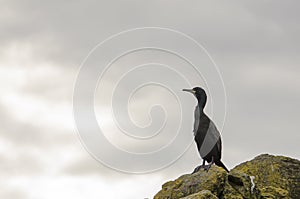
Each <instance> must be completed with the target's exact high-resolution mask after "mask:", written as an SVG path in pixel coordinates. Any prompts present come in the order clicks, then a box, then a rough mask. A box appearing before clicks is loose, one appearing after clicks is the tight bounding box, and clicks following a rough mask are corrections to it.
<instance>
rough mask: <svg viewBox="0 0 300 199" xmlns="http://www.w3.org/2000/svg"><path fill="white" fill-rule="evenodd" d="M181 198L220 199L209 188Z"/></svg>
mask: <svg viewBox="0 0 300 199" xmlns="http://www.w3.org/2000/svg"><path fill="white" fill-rule="evenodd" d="M180 199H218V197H217V196H215V195H214V194H212V193H211V192H210V191H208V190H203V191H200V192H198V193H194V194H192V195H189V196H186V197H184V198H180Z"/></svg>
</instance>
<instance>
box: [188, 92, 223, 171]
mask: <svg viewBox="0 0 300 199" xmlns="http://www.w3.org/2000/svg"><path fill="white" fill-rule="evenodd" d="M183 91H187V92H190V93H193V94H194V96H195V97H196V98H197V100H198V104H197V106H196V108H195V123H194V136H195V142H196V144H197V148H198V152H199V154H200V156H201V158H202V159H203V163H202V165H200V166H198V167H196V168H195V170H194V171H193V173H195V172H197V171H199V170H200V169H201V168H204V169H205V170H206V171H208V170H209V169H210V167H211V165H212V164H213V163H215V164H216V165H218V166H220V167H222V168H224V169H225V170H226V171H227V172H229V171H228V169H227V168H226V166H225V165H224V164H223V163H222V161H221V150H222V142H221V136H220V133H219V131H218V129H217V127H216V126H215V124H214V123H213V122H212V121H211V120H210V119H209V117H208V116H207V115H206V114H205V113H204V111H203V109H204V107H205V104H206V101H207V95H206V93H205V91H204V89H202V88H199V87H195V88H193V89H183ZM205 161H207V162H208V163H209V164H208V165H205Z"/></svg>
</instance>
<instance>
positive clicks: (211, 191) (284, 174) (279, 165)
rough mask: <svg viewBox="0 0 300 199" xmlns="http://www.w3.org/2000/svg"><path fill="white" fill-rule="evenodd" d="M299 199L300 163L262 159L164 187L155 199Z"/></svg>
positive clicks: (215, 169)
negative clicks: (228, 170) (227, 170)
mask: <svg viewBox="0 0 300 199" xmlns="http://www.w3.org/2000/svg"><path fill="white" fill-rule="evenodd" d="M202 198H203V199H204V198H207V199H210V198H211V199H217V198H220V199H233V198H234V199H277V198H280V199H300V161H299V160H296V159H292V158H288V157H284V156H272V155H268V154H263V155H260V156H258V157H256V158H254V159H253V160H251V161H248V162H245V163H242V164H240V165H238V166H236V167H235V168H234V169H232V170H231V171H230V172H229V173H227V172H226V171H225V170H223V169H222V168H220V167H217V166H214V165H213V166H212V167H211V169H210V170H209V172H206V171H204V170H200V171H199V172H197V173H195V174H186V175H183V176H181V177H179V178H178V179H176V180H174V181H170V182H167V183H165V184H164V185H163V186H162V190H161V191H159V192H158V193H157V194H156V195H155V196H154V199H202Z"/></svg>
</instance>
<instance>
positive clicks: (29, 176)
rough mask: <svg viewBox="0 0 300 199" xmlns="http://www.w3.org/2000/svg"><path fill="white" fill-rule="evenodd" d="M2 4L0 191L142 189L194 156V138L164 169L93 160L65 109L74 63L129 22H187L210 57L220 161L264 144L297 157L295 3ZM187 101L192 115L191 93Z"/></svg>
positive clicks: (129, 193)
mask: <svg viewBox="0 0 300 199" xmlns="http://www.w3.org/2000/svg"><path fill="white" fill-rule="evenodd" d="M1 3H2V6H1V7H0V13H1V14H0V42H1V46H0V81H1V85H0V89H1V91H2V95H1V97H0V114H1V118H2V121H1V123H0V130H1V132H0V135H1V139H0V168H1V169H0V179H1V180H0V186H1V190H0V197H1V198H11V199H15V198H22V199H23V198H25V199H26V198H54V197H55V198H71V197H72V198H92V199H94V198H103V197H104V198H107V199H110V198H112V199H114V198H125V199H140V198H146V197H149V198H150V197H152V196H153V195H154V194H155V193H156V192H157V191H158V190H159V189H160V186H161V184H163V183H164V182H165V181H166V180H170V179H174V178H176V177H178V176H179V175H181V174H183V173H187V172H191V171H192V170H193V169H194V167H195V166H196V165H197V164H199V163H200V162H201V161H200V158H199V155H198V154H197V151H196V147H195V145H192V147H191V148H190V149H189V150H188V151H187V152H186V153H185V154H184V156H183V157H182V158H181V159H179V160H178V161H177V162H175V163H174V164H172V165H171V166H170V167H168V168H165V169H163V170H161V171H158V172H155V173H150V174H145V175H130V174H124V173H119V172H116V171H114V170H111V169H109V168H107V167H105V166H103V165H101V164H100V163H99V162H97V161H96V160H94V159H93V158H92V157H91V156H90V155H89V154H88V152H86V151H85V150H84V148H83V147H82V146H81V143H80V141H79V139H78V137H77V134H76V131H75V127H74V123H73V118H72V92H73V85H74V82H75V79H76V75H77V72H78V69H79V66H80V64H81V62H82V61H83V59H84V58H85V57H86V56H87V54H88V53H89V51H90V50H91V49H92V48H93V47H94V46H95V45H97V44H98V43H99V42H101V41H103V40H105V39H106V38H107V37H109V36H111V35H112V34H116V33H118V32H120V31H123V30H127V29H130V28H136V27H144V26H158V27H166V28H172V29H175V30H179V31H181V32H184V33H186V34H188V35H190V36H192V37H193V38H194V39H196V40H197V41H198V42H199V43H201V44H202V45H204V47H205V48H206V49H207V50H208V52H209V53H210V55H211V56H212V57H213V59H214V61H215V62H216V63H217V65H218V67H219V69H220V71H221V74H222V77H223V80H224V83H225V87H226V95H227V100H228V103H227V105H228V106H227V117H226V121H225V126H224V129H223V131H222V138H223V162H224V163H225V164H226V165H227V166H228V167H229V168H232V167H233V166H235V165H236V164H238V163H240V162H242V161H244V160H248V159H251V158H253V157H254V156H256V155H258V154H261V153H271V154H281V155H287V156H291V157H295V158H298V159H299V158H300V153H299V146H298V145H299V144H298V143H299V141H300V134H299V133H298V132H300V125H299V121H298V120H299V114H300V108H299V107H300V87H299V85H300V79H299V77H300V68H299V65H300V58H299V55H298V54H299V52H300V47H299V45H298V44H299V43H300V39H299V34H300V27H299V25H298V24H299V18H300V16H299V15H300V14H299V12H298V11H299V8H300V3H299V1H296V0H294V1H292V0H288V1H279V0H273V1H269V0H263V1H250V0H248V1H240V0H239V1H237V0H232V1H226V2H225V1H198V0H197V1H185V2H183V1H64V2H62V1H44V2H41V1H33V0H31V1H13V0H12V1H6V0H3V1H1ZM191 53H193V52H191ZM150 57H151V56H150ZM146 58H147V59H149V57H147V56H146V55H145V56H144V57H143V56H141V57H140V58H139V59H140V60H138V62H141V63H142V62H143V61H145V60H146ZM156 58H157V57H156ZM136 59H138V58H136ZM157 59H158V60H159V58H157ZM160 59H165V60H168V61H170V63H171V62H172V59H168V58H166V57H160ZM173 61H174V60H173ZM124 63H126V60H125V62H124ZM117 64H118V63H117ZM121 64H122V63H121ZM117 72H118V71H116V72H115V73H112V76H113V75H114V74H115V75H116V74H117ZM199 81H202V80H199ZM106 83H107V84H109V83H110V81H109V78H108V80H107V81H106ZM141 94H143V93H141ZM162 96H163V95H162ZM137 97H140V99H141V100H143V98H142V97H141V95H139V96H137ZM147 97H149V100H150V101H151V100H155V97H154V96H153V94H152V93H150V94H149V95H148V96H147ZM186 99H187V101H185V103H188V104H190V107H189V109H190V114H191V115H190V118H189V120H190V119H191V118H192V117H193V116H192V114H193V109H194V106H195V104H194V103H195V101H194V100H193V99H192V96H186ZM141 100H140V101H139V100H138V99H137V103H141ZM168 100H169V98H168V96H166V97H165V101H168ZM210 100H211V99H209V103H210ZM214 100H218V99H214ZM137 105H138V106H143V103H142V104H137ZM171 107H172V106H171ZM209 110H210V109H209V107H208V113H209ZM214 111H215V112H218V110H214ZM137 112H139V111H137ZM145 115H147V114H145ZM145 115H142V116H145ZM138 117H139V115H138V114H137V116H135V118H138ZM142 118H144V117H142ZM174 118H176V117H175V116H174ZM174 118H173V117H172V119H174ZM138 122H140V124H146V123H147V122H148V120H147V117H145V119H144V120H143V119H141V120H138ZM109 125H111V124H110V123H108V124H107V126H108V128H110V126H109ZM218 127H219V125H218ZM187 133H190V134H192V121H191V132H187ZM162 140H163V139H162ZM159 143H160V142H156V144H159ZM121 144H122V143H121ZM147 146H148V147H151V145H147ZM139 147H141V146H139V145H137V146H132V149H135V150H138V149H139ZM143 149H145V150H146V149H147V147H145V148H143Z"/></svg>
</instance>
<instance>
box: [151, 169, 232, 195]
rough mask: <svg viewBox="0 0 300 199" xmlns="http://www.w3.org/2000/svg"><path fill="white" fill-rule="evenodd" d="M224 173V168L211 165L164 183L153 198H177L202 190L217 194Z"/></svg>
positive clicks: (223, 179) (221, 189) (223, 181)
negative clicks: (205, 168)
mask: <svg viewBox="0 0 300 199" xmlns="http://www.w3.org/2000/svg"><path fill="white" fill-rule="evenodd" d="M226 175H227V173H226V171H225V170H224V169H222V168H220V167H217V166H215V165H213V166H212V167H211V168H210V170H209V171H208V172H206V171H203V170H202V171H200V172H197V173H195V174H187V175H183V176H181V177H179V178H178V179H176V180H175V181H170V182H167V183H165V184H164V185H163V186H162V190H161V191H160V192H159V193H158V194H156V196H154V199H178V198H183V197H185V196H188V195H191V194H194V193H198V192H200V191H202V190H209V191H210V192H211V193H212V194H213V195H215V196H218V195H219V194H221V193H222V191H223V187H224V184H225V179H226ZM195 198H197V197H196V196H195Z"/></svg>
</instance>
